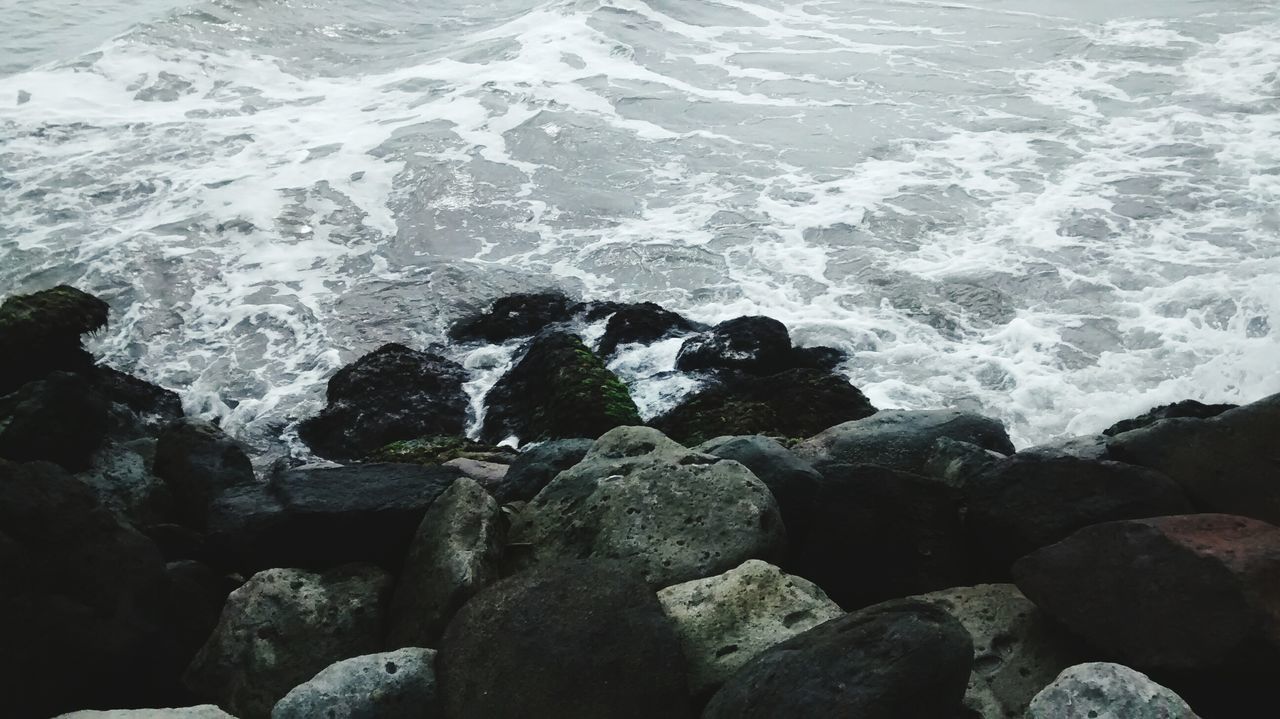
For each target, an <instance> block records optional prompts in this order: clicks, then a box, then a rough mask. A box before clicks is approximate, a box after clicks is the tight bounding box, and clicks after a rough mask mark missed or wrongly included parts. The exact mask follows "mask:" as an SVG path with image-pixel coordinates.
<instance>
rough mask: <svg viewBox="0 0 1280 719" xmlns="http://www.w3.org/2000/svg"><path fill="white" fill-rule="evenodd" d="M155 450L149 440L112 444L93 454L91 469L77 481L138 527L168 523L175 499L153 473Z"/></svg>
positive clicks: (79, 475) (153, 441)
mask: <svg viewBox="0 0 1280 719" xmlns="http://www.w3.org/2000/svg"><path fill="white" fill-rule="evenodd" d="M154 448H155V440H148V439H140V440H134V441H132V442H127V443H121V444H117V443H115V442H109V443H108V444H106V445H104V446H102V447H100V448H99V449H98V451H97V452H94V454H93V457H92V459H91V460H90V462H89V468H88V469H86V470H85V471H83V472H80V473H78V474H77V475H76V479H79V480H80V481H81V482H84V483H85V485H86V486H88V487H89V488H90V489H92V490H93V493H94V494H95V495H97V497H98V501H99V502H101V503H102V506H104V507H106V508H107V509H109V510H111V511H112V512H114V513H115V515H116V516H117V517H120V518H121V519H123V520H125V521H127V522H129V523H132V524H133V525H135V526H139V527H143V526H147V525H151V524H161V523H164V522H167V521H169V519H170V518H171V517H172V515H173V497H172V495H171V494H170V493H169V486H168V485H167V484H165V483H164V480H162V479H160V478H159V477H157V476H155V475H154V474H152V473H151V469H150V467H149V463H148V462H147V455H148V454H152V453H154Z"/></svg>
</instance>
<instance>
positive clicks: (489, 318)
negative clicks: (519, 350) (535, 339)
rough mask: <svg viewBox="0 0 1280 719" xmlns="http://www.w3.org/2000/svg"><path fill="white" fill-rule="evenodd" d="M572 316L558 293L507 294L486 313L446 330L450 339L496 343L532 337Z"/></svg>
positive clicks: (571, 307) (464, 320)
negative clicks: (548, 326)
mask: <svg viewBox="0 0 1280 719" xmlns="http://www.w3.org/2000/svg"><path fill="white" fill-rule="evenodd" d="M572 317H573V306H572V303H571V302H570V301H569V298H568V297H566V296H564V295H563V294H561V293H559V292H542V293H532V294H514V295H507V296H506V297H501V298H499V299H497V300H495V301H494V303H493V305H492V306H491V307H490V308H489V309H488V310H486V311H484V312H481V313H479V314H475V315H471V316H468V317H464V318H462V319H460V320H458V321H457V322H455V323H454V325H453V327H451V328H449V339H451V340H454V341H455V342H470V341H484V342H491V343H494V344H498V343H501V342H506V341H507V340H510V339H515V338H516V337H529V336H531V335H535V334H537V333H538V332H540V331H541V330H542V329H543V328H544V327H546V326H547V325H550V324H554V323H556V322H564V321H567V320H569V319H571V318H572Z"/></svg>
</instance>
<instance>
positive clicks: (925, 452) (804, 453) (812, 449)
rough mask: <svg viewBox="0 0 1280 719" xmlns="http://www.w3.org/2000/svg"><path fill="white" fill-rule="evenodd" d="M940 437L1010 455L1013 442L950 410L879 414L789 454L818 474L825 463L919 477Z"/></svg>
mask: <svg viewBox="0 0 1280 719" xmlns="http://www.w3.org/2000/svg"><path fill="white" fill-rule="evenodd" d="M942 437H949V438H951V439H955V440H959V441H961V442H969V443H971V444H976V445H978V446H979V447H982V448H983V449H989V450H991V451H993V452H999V453H1000V454H1013V443H1011V442H1010V441H1009V435H1008V434H1006V433H1005V430H1004V426H1003V425H1001V424H1000V423H999V422H997V421H996V420H994V419H989V418H987V417H983V416H981V415H976V414H971V413H969V412H961V411H959V410H951V409H940V410H884V411H881V412H877V413H876V414H874V415H872V416H870V417H867V418H866V419H859V420H856V421H853V422H845V423H844V424H839V425H836V426H834V427H831V428H830V429H828V430H826V431H825V432H822V433H821V434H819V435H817V436H815V437H813V438H811V439H808V440H805V441H804V442H801V443H800V444H798V445H796V446H795V447H793V448H792V451H793V452H795V453H796V455H797V456H798V457H800V459H803V460H806V461H808V462H810V463H811V464H813V465H814V467H816V468H817V470H818V471H819V472H821V471H822V469H823V465H825V464H878V465H880V466H882V467H889V468H890V469H899V470H903V471H905V472H915V473H916V474H921V473H923V472H925V471H926V468H927V466H928V463H929V458H930V457H931V456H932V455H933V447H934V443H935V442H937V441H938V439H940V438H942Z"/></svg>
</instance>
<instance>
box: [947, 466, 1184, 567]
mask: <svg viewBox="0 0 1280 719" xmlns="http://www.w3.org/2000/svg"><path fill="white" fill-rule="evenodd" d="M968 496H969V501H968V508H969V509H968V513H967V514H966V516H965V528H966V530H967V531H968V533H969V536H970V538H971V541H972V547H973V549H974V550H975V551H976V553H977V555H978V556H980V557H981V558H982V560H983V564H984V565H985V567H986V569H987V571H989V572H991V573H992V575H993V576H995V577H999V578H1005V577H1007V576H1008V572H1009V567H1010V566H1012V565H1013V562H1014V561H1015V560H1017V559H1018V558H1019V557H1021V556H1022V555H1024V554H1027V553H1029V552H1031V551H1033V550H1036V549H1039V548H1040V547H1044V546H1047V545H1049V544H1053V543H1054V542H1057V541H1060V540H1062V539H1065V538H1066V537H1067V536H1068V535H1070V534H1071V533H1072V532H1074V531H1076V530H1077V529H1082V528H1084V527H1087V526H1089V525H1090V524H1098V523H1101V522H1109V521H1114V520H1119V519H1143V518H1146V517H1158V516H1162V515H1166V514H1185V513H1187V512H1190V511H1191V503H1190V502H1188V501H1187V498H1186V496H1185V495H1184V494H1183V493H1182V489H1181V488H1179V487H1178V485H1177V484H1174V482H1173V480H1171V479H1169V478H1168V477H1166V476H1164V475H1162V474H1160V473H1159V472H1155V471H1152V470H1150V469H1146V468H1145V467H1136V466H1134V465H1131V464H1123V463H1121V462H1096V461H1090V460H1085V459H1076V458H1074V457H1062V458H1058V459H1048V458H1040V457H1034V456H1032V457H1024V456H1022V455H1020V454H1019V455H1014V456H1013V457H1011V458H1009V459H1006V460H1004V461H1002V462H999V463H998V464H996V465H995V466H993V467H992V468H991V469H989V470H987V471H986V472H983V473H982V474H980V475H978V476H977V477H974V478H973V479H972V480H970V482H969V492H968Z"/></svg>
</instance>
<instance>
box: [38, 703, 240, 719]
mask: <svg viewBox="0 0 1280 719" xmlns="http://www.w3.org/2000/svg"><path fill="white" fill-rule="evenodd" d="M56 719H236V717H233V716H231V715H230V714H228V713H226V712H224V711H222V710H221V709H219V708H218V707H217V706H216V705H213V704H201V705H199V706H194V707H177V708H173V709H111V710H104V711H95V710H92V709H89V710H85V711H78V712H71V713H70V714H63V715H61V716H59V717H57V718H56Z"/></svg>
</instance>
